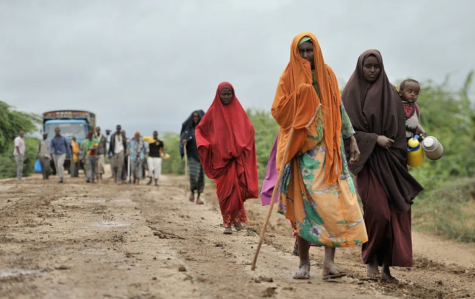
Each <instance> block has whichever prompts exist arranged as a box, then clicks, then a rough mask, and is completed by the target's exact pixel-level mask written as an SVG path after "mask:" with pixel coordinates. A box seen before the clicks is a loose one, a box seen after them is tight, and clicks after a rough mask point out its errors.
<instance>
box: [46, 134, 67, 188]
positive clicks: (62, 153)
mask: <svg viewBox="0 0 475 299" xmlns="http://www.w3.org/2000/svg"><path fill="white" fill-rule="evenodd" d="M54 134H55V136H54V138H53V139H52V140H51V145H50V153H51V154H52V155H53V161H54V166H55V168H56V173H57V174H58V178H59V181H58V182H59V183H60V184H62V183H63V182H64V160H66V156H68V157H71V150H70V149H69V144H68V142H67V141H66V138H64V137H63V136H61V130H60V128H59V127H58V128H56V129H54Z"/></svg>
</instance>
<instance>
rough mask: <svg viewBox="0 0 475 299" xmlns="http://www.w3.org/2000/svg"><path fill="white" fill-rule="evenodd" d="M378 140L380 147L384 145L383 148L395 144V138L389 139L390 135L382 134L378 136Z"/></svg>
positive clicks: (388, 147)
mask: <svg viewBox="0 0 475 299" xmlns="http://www.w3.org/2000/svg"><path fill="white" fill-rule="evenodd" d="M376 142H377V143H378V145H379V146H380V147H383V148H385V149H387V150H389V149H390V148H391V146H392V145H393V143H394V140H392V139H389V138H388V137H386V136H382V135H381V136H378V140H377V141H376Z"/></svg>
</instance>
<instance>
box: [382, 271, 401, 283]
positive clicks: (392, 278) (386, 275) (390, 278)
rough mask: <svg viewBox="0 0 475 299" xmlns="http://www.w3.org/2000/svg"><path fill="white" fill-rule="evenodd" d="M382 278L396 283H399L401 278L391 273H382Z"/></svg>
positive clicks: (387, 281)
mask: <svg viewBox="0 0 475 299" xmlns="http://www.w3.org/2000/svg"><path fill="white" fill-rule="evenodd" d="M381 280H382V281H383V282H386V283H395V284H399V279H397V278H396V277H394V276H392V275H391V274H388V273H384V272H383V273H381Z"/></svg>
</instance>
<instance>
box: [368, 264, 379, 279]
mask: <svg viewBox="0 0 475 299" xmlns="http://www.w3.org/2000/svg"><path fill="white" fill-rule="evenodd" d="M366 273H367V274H368V278H369V279H371V280H378V279H379V278H380V277H381V273H379V268H378V265H376V266H374V265H371V264H368V266H367V269H366Z"/></svg>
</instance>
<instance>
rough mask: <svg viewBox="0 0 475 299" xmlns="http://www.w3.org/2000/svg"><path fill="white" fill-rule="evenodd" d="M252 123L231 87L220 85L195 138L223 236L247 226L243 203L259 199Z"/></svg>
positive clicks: (226, 84) (225, 84)
mask: <svg viewBox="0 0 475 299" xmlns="http://www.w3.org/2000/svg"><path fill="white" fill-rule="evenodd" d="M254 133H255V132H254V127H253V126H252V123H251V120H250V119H249V117H248V116H247V114H246V111H244V109H243V108H242V106H241V104H240V103H239V100H238V99H237V98H236V94H235V92H234V88H233V86H232V85H231V83H228V82H223V83H221V84H219V86H218V90H217V91H216V96H215V98H214V101H213V104H212V105H211V107H209V109H208V112H206V114H205V116H204V117H203V119H202V120H201V121H200V124H199V125H198V126H197V127H196V131H195V136H196V143H197V145H198V154H199V156H200V160H201V163H203V169H204V172H205V173H206V175H207V176H208V177H209V178H211V179H214V180H215V183H216V193H217V195H218V200H219V207H220V209H221V214H222V216H223V224H224V233H225V234H232V229H231V225H234V228H235V229H236V230H238V231H239V230H241V229H242V224H243V223H246V222H247V216H246V211H245V210H244V201H245V200H246V199H249V198H257V197H258V179H257V158H256V143H255V141H254Z"/></svg>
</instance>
